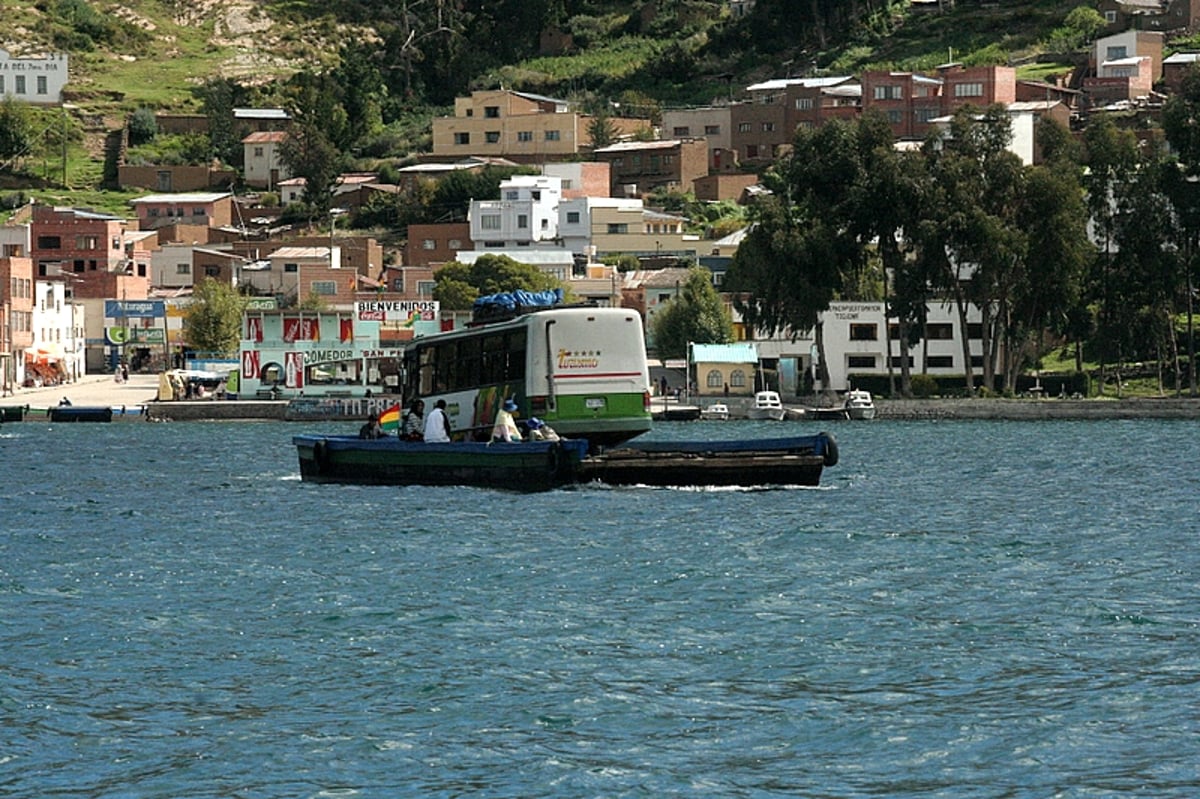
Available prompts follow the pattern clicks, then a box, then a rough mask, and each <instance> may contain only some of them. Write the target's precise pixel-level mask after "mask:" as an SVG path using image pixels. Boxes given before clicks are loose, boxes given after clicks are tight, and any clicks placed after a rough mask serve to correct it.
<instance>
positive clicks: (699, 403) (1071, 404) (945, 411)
mask: <svg viewBox="0 0 1200 799" xmlns="http://www.w3.org/2000/svg"><path fill="white" fill-rule="evenodd" d="M157 393H158V376H157V375H143V374H132V375H130V376H129V382H128V383H116V382H114V381H113V379H112V376H111V375H88V376H86V377H84V378H81V379H80V380H79V381H78V382H75V383H69V384H66V385H60V386H50V387H47V388H38V389H33V388H29V389H19V390H18V391H17V393H16V394H15V395H13V396H6V397H3V398H0V407H25V406H28V407H30V408H34V409H47V408H51V407H54V406H57V405H58V402H59V400H60V399H61V398H62V397H64V396H65V397H69V398H70V400H71V403H72V404H73V405H75V406H80V407H88V406H92V407H95V406H109V407H113V408H120V407H122V406H124V407H126V408H128V409H129V410H130V411H132V410H133V409H134V408H136V407H138V406H147V407H148V408H149V409H150V415H151V417H152V418H160V419H163V418H165V419H173V420H177V421H184V420H195V421H221V420H228V421H238V420H250V419H260V420H281V419H284V418H285V417H284V410H285V408H286V407H287V401H285V400H273V401H272V400H230V401H222V400H195V401H186V400H185V401H179V402H158V401H157V399H156V397H157ZM712 402H724V403H725V404H727V405H728V406H729V409H730V411H731V416H732V417H733V418H745V410H746V408H748V407H749V406H750V405H751V404H752V403H753V400H752V399H751V398H749V397H694V398H692V399H691V401H690V402H677V401H675V400H674V399H671V400H670V401H664V399H663V398H662V397H654V398H652V400H651V409H652V412H653V413H654V414H655V415H656V416H657V415H658V414H660V413H663V412H666V411H683V410H685V409H694V410H695V412H696V414H697V415H698V414H699V410H700V408H702V407H704V406H706V405H708V404H709V403H712ZM785 405H786V406H787V407H789V408H792V409H798V408H801V407H803V406H800V405H798V404H796V403H795V402H792V403H785ZM875 408H876V419H878V420H884V421H929V420H1010V421H1039V420H1087V419H1097V420H1100V419H1200V398H1196V397H1135V398H1127V399H1115V398H1107V397H1104V398H1089V399H1058V398H1050V397H1047V398H1040V399H1024V398H1022V399H1015V398H1014V399H1009V398H999V397H992V398H987V399H981V398H974V399H965V398H933V399H911V400H906V399H895V400H893V399H879V398H876V399H875ZM135 418H136V417H135ZM142 418H146V417H144V416H143V417H142ZM296 421H316V420H315V419H296ZM805 421H811V420H805Z"/></svg>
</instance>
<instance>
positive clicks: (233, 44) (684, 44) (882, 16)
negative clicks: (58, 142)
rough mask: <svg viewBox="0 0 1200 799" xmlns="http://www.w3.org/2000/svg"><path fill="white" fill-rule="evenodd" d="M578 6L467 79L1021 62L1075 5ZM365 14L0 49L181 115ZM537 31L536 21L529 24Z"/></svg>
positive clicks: (205, 9) (107, 93)
mask: <svg viewBox="0 0 1200 799" xmlns="http://www.w3.org/2000/svg"><path fill="white" fill-rule="evenodd" d="M576 5H581V6H582V5H585V4H582V3H579V4H576ZM586 5H587V7H588V8H589V9H590V13H588V14H576V15H575V16H573V17H570V18H569V19H568V20H566V21H564V22H563V24H562V26H561V27H563V28H565V29H567V31H568V32H569V33H570V34H571V35H572V37H573V43H574V46H573V47H572V48H571V49H570V51H569V52H568V53H566V54H563V55H534V56H532V57H529V58H524V59H520V60H516V61H514V62H513V63H510V64H507V65H501V66H498V67H492V68H488V69H485V70H483V71H481V72H479V73H477V74H473V75H470V76H468V78H469V80H468V82H469V83H470V84H474V85H486V84H492V85H496V84H500V83H503V84H505V85H508V86H514V87H517V88H524V89H528V90H539V91H553V92H555V93H557V94H559V95H569V94H572V93H578V92H579V91H581V90H582V91H597V90H604V89H607V90H610V92H611V91H612V90H620V89H624V90H635V91H639V92H641V93H644V94H647V95H649V96H651V97H655V98H656V99H658V100H659V101H660V102H701V101H705V100H707V99H708V98H709V97H711V95H712V93H713V91H714V89H715V88H719V89H722V90H723V89H724V87H725V81H726V80H727V79H728V78H727V76H729V75H731V74H732V75H733V78H732V82H733V85H734V86H735V87H736V86H738V85H739V84H741V83H744V82H747V81H751V80H757V79H759V78H761V77H763V76H767V75H777V74H780V73H782V72H786V71H793V72H796V73H799V72H801V71H804V70H808V69H811V68H813V67H814V66H815V67H816V68H818V69H823V70H827V71H855V70H859V69H862V68H864V67H867V66H893V67H900V68H909V69H912V68H928V67H930V66H933V65H935V64H938V63H942V62H944V61H946V60H948V59H950V58H952V57H953V58H954V59H958V60H964V61H968V62H972V61H973V62H984V61H990V62H996V61H1002V60H1006V59H1008V58H1014V57H1019V56H1024V55H1029V54H1031V53H1034V52H1036V51H1037V50H1038V49H1039V47H1041V46H1043V45H1044V44H1045V42H1046V41H1047V40H1048V38H1049V37H1050V34H1051V33H1052V31H1054V29H1055V28H1056V27H1058V26H1059V25H1060V24H1061V23H1062V20H1063V18H1064V17H1065V16H1066V14H1067V12H1069V11H1070V10H1071V9H1072V8H1074V7H1076V6H1077V5H1079V3H1076V2H1061V0H1054V1H1050V0H1008V1H1007V2H1004V3H991V4H983V5H981V4H978V3H974V2H969V1H968V0H959V2H958V3H957V5H956V6H955V8H954V9H952V10H950V11H948V12H947V13H944V14H928V13H926V14H916V13H913V12H912V11H911V10H910V9H908V8H907V4H905V3H890V4H889V3H883V2H877V3H874V4H868V5H873V6H875V7H879V8H880V9H881V10H879V11H876V12H875V13H874V14H870V15H867V16H864V17H863V18H861V19H860V20H858V21H856V23H855V24H854V26H853V27H849V28H847V29H844V30H833V31H823V32H822V38H824V39H825V41H824V47H822V46H821V44H822V42H819V41H816V40H813V41H803V40H797V41H792V42H787V43H782V44H781V43H778V42H771V41H769V40H766V41H764V36H763V35H762V32H761V31H758V30H756V29H755V28H754V27H753V26H751V25H748V24H737V23H734V22H733V21H731V20H730V19H729V18H728V16H727V14H723V13H718V12H716V11H712V10H711V9H712V8H717V9H719V8H720V7H721V5H722V4H719V3H708V4H703V5H705V6H706V7H708V8H709V9H710V10H705V11H703V12H700V11H696V10H695V7H696V6H700V5H701V4H698V3H691V4H690V6H689V8H690V9H691V10H690V11H689V10H688V9H682V10H681V9H680V8H674V7H675V6H676V5H679V6H684V5H688V4H685V3H678V4H676V3H660V4H658V5H659V7H660V9H661V10H659V11H658V12H656V13H657V16H656V17H653V18H650V19H649V20H648V21H646V20H644V21H642V22H640V23H639V25H638V26H636V31H635V26H633V25H632V22H631V20H632V19H633V17H634V16H635V14H638V13H642V10H641V9H640V8H639V7H638V6H635V5H632V4H629V3H616V2H611V3H589V4H586ZM762 5H764V6H765V7H768V8H769V3H767V2H764V3H762ZM814 5H815V4H814ZM331 6H332V7H333V9H331V8H330V7H331ZM365 6H366V4H365V3H363V2H359V3H354V2H349V1H347V2H340V3H336V4H330V3H316V2H306V0H266V2H261V1H260V2H254V0H195V2H188V3H184V2H179V1H172V0H122V2H120V3H117V2H100V1H99V0H90V2H89V0H8V2H7V3H6V4H5V15H6V25H5V27H6V28H7V29H8V31H9V32H8V33H6V34H4V40H3V41H2V42H0V46H4V47H6V48H7V49H9V50H10V51H13V52H23V51H29V50H42V49H55V50H65V51H67V52H69V53H70V55H71V59H72V60H71V72H72V83H71V91H72V94H73V96H75V97H76V98H78V101H79V102H82V103H87V104H89V106H91V107H93V108H95V109H96V110H105V109H112V110H122V111H127V110H129V109H133V108H137V107H142V106H146V107H151V108H156V109H173V110H187V109H189V108H194V107H195V106H196V99H195V96H194V94H193V91H194V89H195V88H196V86H197V85H198V84H200V83H202V82H203V81H205V80H206V79H209V78H215V77H229V78H234V79H238V80H242V81H246V82H249V83H257V84H269V83H270V82H272V81H275V80H277V79H279V78H280V77H282V76H286V75H288V74H291V73H292V72H294V71H295V70H297V69H300V68H303V67H308V68H311V69H314V70H319V69H321V68H322V66H324V65H327V64H328V63H330V62H331V61H332V60H333V59H335V58H336V57H337V56H336V53H337V48H338V46H339V45H340V44H341V43H343V42H345V41H347V40H350V39H354V40H361V41H366V42H370V41H373V40H374V41H379V39H378V35H379V34H378V32H377V31H376V30H375V28H374V27H373V26H372V25H371V24H370V23H369V22H367V21H365V20H363V19H356V18H355V17H356V13H355V9H357V15H359V16H361V15H362V13H363V8H364V7H365ZM685 12H687V13H685ZM539 23H544V20H537V19H534V20H532V21H531V22H530V23H529V24H530V25H531V26H534V27H536V26H537V25H538V24H539ZM631 31H635V32H631ZM381 46H382V43H381ZM527 49H528V48H527ZM423 55H424V54H423Z"/></svg>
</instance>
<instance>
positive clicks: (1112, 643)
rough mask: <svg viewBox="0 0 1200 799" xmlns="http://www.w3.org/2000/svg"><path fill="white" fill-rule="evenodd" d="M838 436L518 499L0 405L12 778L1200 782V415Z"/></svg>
mask: <svg viewBox="0 0 1200 799" xmlns="http://www.w3.org/2000/svg"><path fill="white" fill-rule="evenodd" d="M352 427H354V428H356V427H357V425H353V426H351V425H343V426H341V427H338V426H330V427H328V428H326V429H329V430H338V431H343V432H345V431H349V430H350V429H351V428H352ZM826 428H827V429H829V430H831V431H832V432H834V433H835V435H836V436H837V438H838V441H839V444H840V449H841V463H840V464H839V465H838V466H836V467H834V468H832V469H828V470H826V472H825V475H824V477H823V480H822V486H821V487H820V488H814V489H790V490H757V491H745V490H728V489H726V490H671V489H639V488H620V489H616V488H605V487H585V488H579V489H568V490H561V491H555V492H551V493H547V494H537V495H532V496H528V495H518V494H509V493H504V492H496V491H487V490H476V489H452V488H424V487H416V488H386V487H384V488H379V487H370V488H368V487H353V486H351V487H347V486H319V485H311V484H305V483H301V482H300V480H299V477H298V467H297V464H296V458H295V452H294V449H293V447H292V446H291V436H292V435H293V434H294V433H298V432H302V431H303V432H309V431H313V430H314V429H318V430H319V429H321V428H319V427H317V428H314V427H312V426H307V425H306V426H297V425H294V424H292V425H288V424H268V423H258V424H232V423H230V424H213V423H209V424H144V423H122V424H111V425H86V424H77V425H56V426H50V425H45V424H34V423H23V424H7V425H3V426H0V469H2V472H0V473H2V474H3V475H4V478H3V485H2V487H0V611H2V612H0V795H3V796H5V797H10V798H11V797H22V798H23V797H30V798H31V799H32V798H33V797H94V798H100V797H103V798H105V799H107V798H108V797H113V798H116V797H122V798H124V797H138V798H139V799H142V798H144V797H163V798H164V799H165V798H166V797H172V798H174V797H214V799H215V798H216V797H222V798H224V797H281V798H283V797H288V798H291V797H400V796H419V797H466V796H472V797H475V796H480V797H663V796H679V797H699V796H705V797H776V796H778V797H997V798H1000V797H1108V796H1111V797H1118V796H1119V797H1130V796H1136V797H1148V798H1149V797H1181V798H1182V797H1195V796H1197V795H1200V520H1198V518H1197V497H1198V496H1200V474H1198V469H1197V465H1198V464H1200V435H1198V434H1200V423H1196V422H1162V421H1112V422H1043V423H1014V422H995V423H992V422H907V423H904V422H885V421H876V422H869V423H866V422H864V423H842V424H840V425H837V424H835V425H826ZM814 431H815V428H810V427H809V426H807V425H803V424H801V423H777V424H772V423H763V422H758V423H755V422H728V423H719V422H713V423H708V422H697V423H690V424H689V423H677V424H664V425H659V426H658V427H657V428H656V429H655V431H654V432H653V433H652V434H651V436H653V437H656V438H698V437H704V436H721V437H733V436H769V435H773V434H787V433H795V432H814Z"/></svg>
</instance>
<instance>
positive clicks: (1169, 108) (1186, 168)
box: [1163, 64, 1200, 397]
mask: <svg viewBox="0 0 1200 799" xmlns="http://www.w3.org/2000/svg"><path fill="white" fill-rule="evenodd" d="M1198 119H1200V68H1197V67H1196V65H1194V64H1193V65H1192V67H1191V68H1190V69H1189V70H1188V71H1187V74H1185V75H1184V77H1183V83H1182V85H1181V86H1180V92H1179V93H1178V94H1176V95H1175V96H1173V97H1171V99H1169V100H1167V104H1166V106H1165V107H1164V108H1163V131H1164V132H1165V133H1166V135H1167V141H1169V142H1170V143H1171V147H1172V148H1173V149H1174V150H1175V152H1176V153H1178V160H1177V162H1176V164H1175V167H1174V169H1169V170H1168V171H1167V173H1166V174H1165V175H1164V177H1165V179H1166V181H1167V184H1168V185H1167V187H1166V190H1167V193H1168V195H1169V196H1170V198H1171V203H1172V205H1174V207H1175V213H1176V216H1177V221H1178V225H1179V233H1180V239H1181V241H1180V245H1181V246H1180V250H1181V255H1182V257H1183V264H1184V270H1185V271H1184V276H1185V283H1186V292H1187V297H1186V308H1187V346H1188V389H1189V391H1190V393H1191V395H1192V396H1193V397H1194V396H1196V391H1197V387H1196V344H1195V324H1194V320H1193V313H1194V309H1195V299H1194V297H1193V291H1194V289H1195V287H1196V285H1197V279H1196V276H1197V272H1198V271H1200V264H1198V261H1200V124H1197V120H1198Z"/></svg>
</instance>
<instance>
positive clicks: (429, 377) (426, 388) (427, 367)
mask: <svg viewBox="0 0 1200 799" xmlns="http://www.w3.org/2000/svg"><path fill="white" fill-rule="evenodd" d="M436 353H437V348H435V347H426V348H425V349H422V350H421V367H420V375H419V377H418V385H419V386H420V390H419V392H418V393H419V394H420V396H422V397H428V396H429V395H430V394H433V367H434V355H435V354H436Z"/></svg>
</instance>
